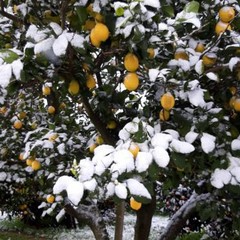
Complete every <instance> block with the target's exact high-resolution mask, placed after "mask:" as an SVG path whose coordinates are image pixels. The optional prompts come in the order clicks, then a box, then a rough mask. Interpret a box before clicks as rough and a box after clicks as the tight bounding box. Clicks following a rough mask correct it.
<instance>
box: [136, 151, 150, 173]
mask: <svg viewBox="0 0 240 240" xmlns="http://www.w3.org/2000/svg"><path fill="white" fill-rule="evenodd" d="M152 160H153V156H152V154H151V153H149V152H139V153H138V155H137V158H136V161H135V165H136V170H137V171H138V172H139V173H141V172H144V171H146V170H147V169H148V168H149V165H150V164H151V163H152Z"/></svg>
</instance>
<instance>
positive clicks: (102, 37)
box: [90, 23, 110, 42]
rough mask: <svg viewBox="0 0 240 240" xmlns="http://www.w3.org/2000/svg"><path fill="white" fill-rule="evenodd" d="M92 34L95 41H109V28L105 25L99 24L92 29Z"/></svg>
mask: <svg viewBox="0 0 240 240" xmlns="http://www.w3.org/2000/svg"><path fill="white" fill-rule="evenodd" d="M92 32H93V36H94V38H95V40H97V41H99V42H105V41H106V40H107V39H108V37H109V34H110V33H109V30H108V27H107V26H106V25H105V24H103V23H97V24H96V25H95V27H94V28H93V29H92V31H91V33H92ZM90 38H91V35H90ZM91 40H92V39H91Z"/></svg>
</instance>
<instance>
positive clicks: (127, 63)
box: [124, 53, 139, 72]
mask: <svg viewBox="0 0 240 240" xmlns="http://www.w3.org/2000/svg"><path fill="white" fill-rule="evenodd" d="M124 67H125V68H126V69H127V70H128V71H129V72H135V71H136V70H137V69H138V67H139V61H138V58H137V56H136V55H135V54H133V53H128V54H127V55H126V56H125V57H124Z"/></svg>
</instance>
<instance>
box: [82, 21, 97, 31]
mask: <svg viewBox="0 0 240 240" xmlns="http://www.w3.org/2000/svg"><path fill="white" fill-rule="evenodd" d="M95 25H96V23H95V21H93V20H91V19H87V20H86V22H85V24H84V25H83V30H84V31H91V30H92V29H93V28H94V27H95Z"/></svg>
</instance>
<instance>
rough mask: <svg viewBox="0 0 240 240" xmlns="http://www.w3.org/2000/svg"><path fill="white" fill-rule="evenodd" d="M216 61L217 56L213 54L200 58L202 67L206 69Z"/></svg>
mask: <svg viewBox="0 0 240 240" xmlns="http://www.w3.org/2000/svg"><path fill="white" fill-rule="evenodd" d="M216 61H217V55H216V54H215V53H206V54H204V55H203V57H202V62H203V65H204V66H206V67H212V66H213V65H214V64H215V63H216Z"/></svg>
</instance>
